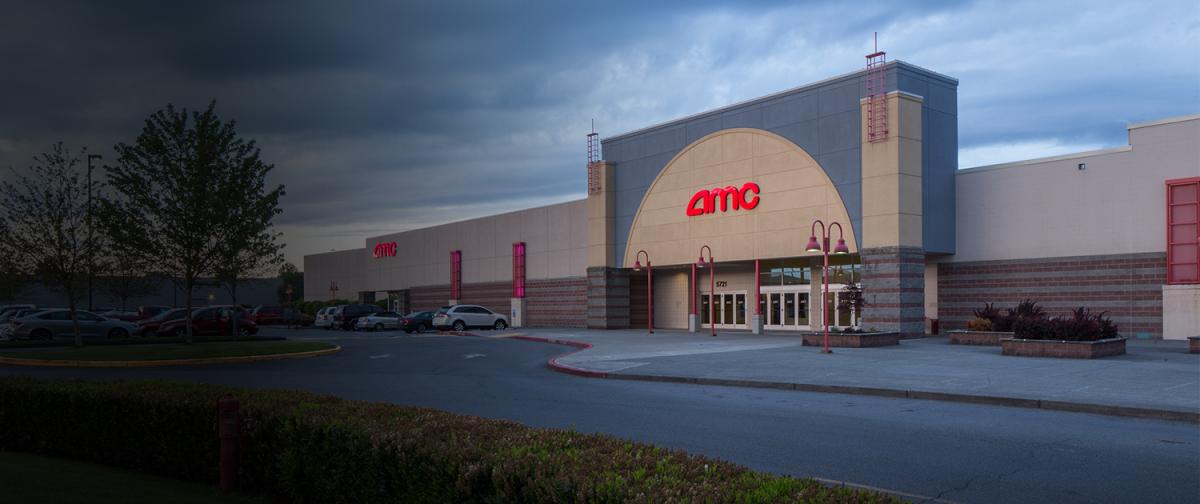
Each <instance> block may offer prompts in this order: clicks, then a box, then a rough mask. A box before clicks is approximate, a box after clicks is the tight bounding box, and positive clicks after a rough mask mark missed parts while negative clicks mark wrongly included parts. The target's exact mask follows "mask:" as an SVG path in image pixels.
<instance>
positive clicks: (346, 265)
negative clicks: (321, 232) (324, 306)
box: [304, 249, 370, 301]
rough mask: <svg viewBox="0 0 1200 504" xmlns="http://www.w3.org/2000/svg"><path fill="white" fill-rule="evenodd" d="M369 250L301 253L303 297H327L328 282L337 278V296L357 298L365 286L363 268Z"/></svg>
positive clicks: (312, 299) (308, 299)
mask: <svg viewBox="0 0 1200 504" xmlns="http://www.w3.org/2000/svg"><path fill="white" fill-rule="evenodd" d="M369 256H370V252H368V251H367V250H365V249H350V250H342V251H338V252H326V253H324V254H311V255H306V256H304V299H305V300H306V301H316V300H323V301H324V300H328V299H329V283H330V282H337V286H338V291H337V294H336V295H337V298H338V299H358V293H359V291H364V290H366V288H365V284H364V283H363V272H364V268H365V266H366V259H367V258H368V257H369Z"/></svg>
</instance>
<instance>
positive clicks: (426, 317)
mask: <svg viewBox="0 0 1200 504" xmlns="http://www.w3.org/2000/svg"><path fill="white" fill-rule="evenodd" d="M400 328H401V329H404V332H406V333H410V334H411V333H412V332H413V331H416V332H418V333H423V332H425V331H432V330H433V312H431V311H423V312H413V313H409V314H408V315H405V316H404V318H402V319H400Z"/></svg>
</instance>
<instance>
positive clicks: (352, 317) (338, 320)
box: [333, 304, 383, 331]
mask: <svg viewBox="0 0 1200 504" xmlns="http://www.w3.org/2000/svg"><path fill="white" fill-rule="evenodd" d="M381 311H383V309H382V308H380V307H378V306H375V305H373V304H350V305H341V306H339V307H337V311H335V312H334V314H333V327H336V328H340V329H341V330H343V331H349V330H351V329H354V323H355V321H357V320H358V318H359V317H365V316H367V315H370V314H372V313H379V312H381Z"/></svg>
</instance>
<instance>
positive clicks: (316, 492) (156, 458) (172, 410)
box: [0, 378, 899, 503]
mask: <svg viewBox="0 0 1200 504" xmlns="http://www.w3.org/2000/svg"><path fill="white" fill-rule="evenodd" d="M224 393H232V394H234V395H235V396H236V397H237V398H238V399H239V400H240V401H241V404H242V412H243V415H244V416H243V420H244V431H245V434H244V437H243V438H242V443H243V444H242V464H241V469H240V471H241V472H240V480H241V483H242V488H243V489H244V490H246V491H249V492H254V493H261V494H265V495H268V496H271V497H273V498H275V499H278V500H284V501H289V502H380V501H389V502H514V501H515V502H672V501H674V502H855V503H859V502H863V503H867V502H899V500H897V499H895V498H892V497H890V496H887V495H883V494H879V493H875V492H868V491H861V490H851V489H846V488H830V487H827V486H825V485H822V484H821V483H819V482H817V481H815V480H811V479H795V478H790V477H779V476H773V475H769V474H765V473H759V472H754V471H750V470H748V469H746V468H744V467H741V466H737V465H734V464H731V463H727V462H724V461H720V460H715V459H710V458H704V457H699V456H693V455H688V454H686V453H684V452H681V451H675V450H664V449H661V448H656V447H654V446H650V445H646V444H642V443H633V442H627V441H623V440H620V439H617V438H614V437H611V436H606V435H594V434H580V433H577V432H574V431H563V430H552V429H535V428H529V427H525V426H522V425H520V424H517V423H514V422H508V421H501V420H489V419H484V418H478V417H470V416H461V415H454V414H450V413H446V412H441V411H437V410H432V409H425V408H413V407H405V406H397V405H392V404H382V403H369V402H361V401H349V400H344V399H339V398H335V397H331V396H324V395H317V394H311V393H306V392H294V391H270V390H246V389H232V388H228V387H222V386H217V385H205V384H184V383H168V382H158V381H117V382H84V381H39V380H33V379H28V378H0V450H3V451H18V452H32V453H42V454H47V455H54V456H62V457H68V458H78V459H84V460H90V461H95V462H100V463H104V464H109V465H115V466H120V467H127V468H131V469H137V470H141V471H145V472H149V473H154V474H160V475H163V476H169V477H174V478H179V479H184V480H193V481H201V482H209V483H214V482H216V480H217V461H218V446H217V441H216V418H215V417H216V415H215V409H216V408H215V405H216V401H217V399H218V398H219V397H220V396H221V395H222V394H224Z"/></svg>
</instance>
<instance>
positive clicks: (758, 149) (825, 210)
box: [623, 128, 858, 266]
mask: <svg viewBox="0 0 1200 504" xmlns="http://www.w3.org/2000/svg"><path fill="white" fill-rule="evenodd" d="M689 209H690V210H691V211H689ZM816 219H821V220H823V221H825V222H827V223H828V222H831V221H837V222H840V223H841V225H842V226H845V229H844V231H845V233H844V236H845V238H846V243H847V244H848V245H849V246H850V250H851V252H857V250H858V245H857V243H856V241H855V239H854V232H853V230H852V229H851V224H850V217H849V214H848V213H847V211H846V205H845V204H844V203H843V201H842V198H841V196H840V195H839V194H838V191H837V189H836V188H835V187H834V185H833V183H832V181H831V180H830V179H829V176H828V175H826V173H825V171H824V170H823V169H822V168H821V166H820V165H819V164H818V163H817V161H816V160H815V159H813V157H812V156H810V155H809V154H808V153H807V152H805V151H804V149H801V148H800V147H798V146H796V145H795V144H793V143H792V142H790V141H788V140H787V139H785V138H783V137H781V136H779V135H776V134H774V133H771V132H768V131H764V130H759V129H752V128H733V129H726V130H721V131H717V132H715V133H711V134H709V135H707V136H704V137H702V138H700V139H699V140H696V141H695V142H693V143H692V144H691V145H688V146H687V147H685V148H684V149H683V150H681V151H680V152H679V153H678V154H676V155H675V157H674V158H673V159H671V161H670V162H669V163H667V165H666V167H665V168H664V169H663V170H662V171H661V172H660V173H659V174H658V176H657V177H656V178H655V179H654V181H653V183H651V185H650V188H649V190H648V191H647V192H646V196H645V198H643V200H642V203H641V205H640V206H639V207H638V211H637V214H636V216H635V217H634V220H633V227H632V229H631V230H630V235H629V240H628V242H627V244H626V246H625V250H624V251H623V257H624V261H623V264H633V263H634V259H635V258H634V255H635V254H637V252H638V250H643V249H644V250H646V251H647V252H648V253H649V255H650V257H652V258H653V260H654V262H655V263H656V264H660V265H664V266H665V265H684V264H690V263H692V262H695V261H696V258H697V255H698V253H699V250H700V247H701V246H703V245H709V246H711V247H712V249H713V251H714V253H715V254H717V256H718V257H717V259H718V260H719V261H741V260H748V261H752V260H755V259H766V258H783V257H795V256H800V255H804V246H805V244H806V243H807V241H808V237H809V235H810V227H811V225H812V223H813V221H814V220H816Z"/></svg>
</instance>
